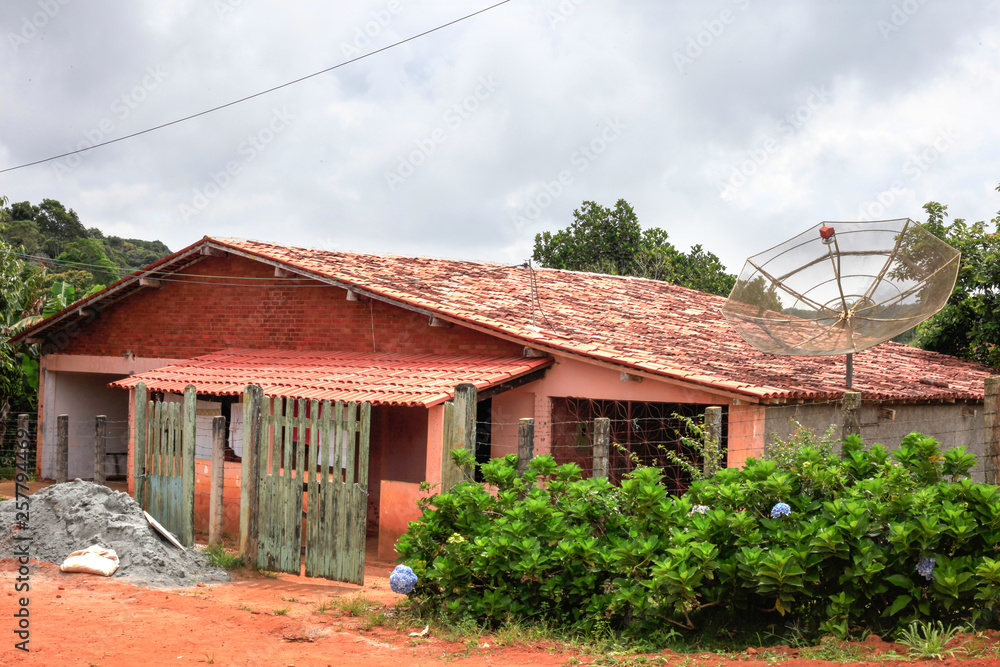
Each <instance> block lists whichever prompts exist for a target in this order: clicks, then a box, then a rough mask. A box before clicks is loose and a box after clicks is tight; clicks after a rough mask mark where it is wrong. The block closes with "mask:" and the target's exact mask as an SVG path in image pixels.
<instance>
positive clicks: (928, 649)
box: [896, 621, 962, 660]
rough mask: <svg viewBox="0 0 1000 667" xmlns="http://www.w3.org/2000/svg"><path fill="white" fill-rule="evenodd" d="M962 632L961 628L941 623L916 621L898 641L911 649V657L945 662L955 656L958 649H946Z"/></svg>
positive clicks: (904, 631) (900, 634) (903, 632)
mask: <svg viewBox="0 0 1000 667" xmlns="http://www.w3.org/2000/svg"><path fill="white" fill-rule="evenodd" d="M961 631H962V628H961V627H957V628H956V627H951V626H948V627H946V626H945V624H944V623H942V622H941V621H937V622H933V621H932V622H928V623H921V622H919V621H914V622H913V623H910V625H909V627H908V628H906V629H905V630H903V631H902V632H901V633H899V637H898V638H897V639H896V641H898V642H899V643H900V644H902V645H903V646H905V647H906V648H908V649H909V655H910V657H913V658H923V659H938V660H943V659H944V658H946V657H952V656H954V655H955V650H956V649H949V648H946V647H947V645H948V642H950V641H951V640H952V639H954V638H955V637H957V636H958V634H959V633H960V632H961Z"/></svg>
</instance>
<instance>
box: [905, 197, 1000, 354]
mask: <svg viewBox="0 0 1000 667" xmlns="http://www.w3.org/2000/svg"><path fill="white" fill-rule="evenodd" d="M996 189H997V190H998V191H1000V186H997V188H996ZM924 210H925V211H926V212H927V222H926V223H925V224H924V226H925V227H926V228H927V229H928V230H929V231H930V232H931V233H933V234H934V235H935V236H937V237H938V238H940V239H941V240H943V241H946V242H947V243H949V244H951V245H952V246H953V247H954V248H955V249H956V250H958V251H959V252H961V253H962V260H961V265H960V268H959V271H958V279H957V281H956V282H955V289H954V291H953V292H952V295H951V298H950V299H949V300H948V303H947V304H946V305H945V307H944V308H943V309H942V310H941V312H939V313H938V314H937V315H935V316H934V317H932V318H930V319H928V320H927V321H925V322H923V323H922V324H920V325H919V326H918V327H917V336H916V339H915V343H916V345H917V346H919V347H922V348H924V349H926V350H933V351H935V352H942V353H944V354H951V355H954V356H957V357H961V358H963V359H969V360H972V361H978V362H980V363H983V364H987V365H989V366H992V367H994V368H1000V213H998V215H997V217H995V218H993V219H992V220H991V221H990V223H991V226H992V231H990V230H989V228H988V227H987V224H986V223H985V222H982V221H981V222H975V223H972V224H967V223H966V222H965V220H964V219H961V218H956V219H955V221H954V222H952V223H951V224H950V225H949V224H946V223H945V218H947V217H948V207H947V206H946V205H944V204H940V203H938V202H933V201H932V202H928V203H927V204H925V205H924Z"/></svg>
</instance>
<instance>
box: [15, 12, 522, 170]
mask: <svg viewBox="0 0 1000 667" xmlns="http://www.w3.org/2000/svg"><path fill="white" fill-rule="evenodd" d="M510 1H511V0H502V1H501V2H498V3H496V4H494V5H490V6H489V7H485V8H483V9H480V10H478V11H475V12H472V13H471V14H466V15H465V16H462V17H461V18H457V19H455V20H454V21H449V22H448V23H445V24H442V25H439V26H438V27H436V28H431V29H430V30H425V31H424V32H422V33H419V34H417V35H413V36H412V37H407V38H406V39H402V40H400V41H398V42H394V43H392V44H389V45H388V46H383V47H382V48H381V49H376V50H374V51H372V52H370V53H366V54H364V55H360V56H358V57H357V58H351V59H350V60H345V61H344V62H342V63H339V64H337V65H333V66H332V67H327V68H326V69H322V70H320V71H318V72H313V73H312V74H307V75H305V76H302V77H299V78H298V79H294V80H292V81H288V82H287V83H283V84H281V85H278V86H273V87H271V88H268V89H267V90H262V91H260V92H257V93H254V94H252V95H247V96H246V97H241V98H239V99H237V100H233V101H232V102H226V103H225V104H220V105H219V106H216V107H212V108H211V109H206V110H204V111H199V112H198V113H194V114H191V115H189V116H184V117H183V118H178V119H177V120H172V121H170V122H168V123H162V124H160V125H157V126H155V127H150V128H147V129H145V130H140V131H139V132H133V133H132V134H126V135H125V136H124V137H118V138H117V139H110V140H108V141H102V142H101V143H99V144H94V145H93V146H87V147H86V148H80V149H77V150H75V151H69V152H68V153H61V154H60V155H53V156H52V157H47V158H44V159H42V160H35V161H34V162H26V163H24V164H19V165H17V166H16V167H6V168H4V169H0V174H4V173H6V172H8V171H15V170H17V169H24V168H25V167H33V166H35V165H36V164H43V163H45V162H51V161H52V160H58V159H60V158H64V157H68V156H70V155H76V154H77V153H83V152H85V151H91V150H94V149H95V148H100V147H102V146H107V145H109V144H114V143H118V142H119V141H125V140H126V139H132V138H133V137H138V136H140V135H143V134H149V133H150V132H155V131H156V130H162V129H163V128H165V127H170V126H171V125H177V124H178V123H183V122H185V121H188V120H192V119H194V118H198V117H199V116H205V115H207V114H210V113H213V112H215V111H220V110H222V109H225V108H227V107H231V106H235V105H237V104H240V103H242V102H246V101H247V100H252V99H254V98H255V97H260V96H262V95H267V94H268V93H273V92H274V91H276V90H281V89H282V88H287V87H289V86H293V85H295V84H296V83H301V82H302V81H305V80H306V79H311V78H313V77H317V76H319V75H320V74H326V73H327V72H332V71H333V70H335V69H339V68H341V67H344V66H345V65H350V64H351V63H355V62H357V61H359V60H364V59H365V58H368V57H370V56H374V55H376V54H378V53H382V52H383V51H388V50H389V49H393V48H395V47H397V46H400V45H402V44H406V43H407V42H412V41H413V40H415V39H420V38H421V37H424V36H426V35H429V34H431V33H434V32H437V31H439V30H443V29H444V28H448V27H450V26H453V25H455V24H456V23H461V22H462V21H465V20H468V19H471V18H472V17H474V16H478V15H479V14H483V13H485V12H488V11H490V10H491V9H496V8H497V7H499V6H500V5H505V4H507V3H508V2H510Z"/></svg>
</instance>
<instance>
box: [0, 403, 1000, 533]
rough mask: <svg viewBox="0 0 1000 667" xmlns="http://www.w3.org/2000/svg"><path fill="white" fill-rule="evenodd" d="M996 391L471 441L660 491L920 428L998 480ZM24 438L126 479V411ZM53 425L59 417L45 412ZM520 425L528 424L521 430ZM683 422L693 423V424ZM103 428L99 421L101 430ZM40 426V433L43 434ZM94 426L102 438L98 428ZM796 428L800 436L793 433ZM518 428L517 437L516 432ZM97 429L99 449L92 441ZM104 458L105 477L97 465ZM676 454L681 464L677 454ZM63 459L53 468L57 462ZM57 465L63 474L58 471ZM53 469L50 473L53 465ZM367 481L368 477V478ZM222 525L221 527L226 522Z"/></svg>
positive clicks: (489, 432)
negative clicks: (711, 426) (790, 444)
mask: <svg viewBox="0 0 1000 667" xmlns="http://www.w3.org/2000/svg"><path fill="white" fill-rule="evenodd" d="M996 403H997V400H996V396H993V397H991V396H990V393H989V392H987V401H986V402H985V403H979V402H972V401H970V402H967V403H963V402H955V403H939V404H927V403H902V402H899V401H891V400H879V399H865V398H864V397H863V396H862V397H860V401H859V402H854V401H852V400H851V399H850V395H848V396H846V397H845V398H841V399H836V400H827V401H812V402H803V403H788V404H783V405H759V404H747V403H740V402H739V401H734V402H733V404H721V405H718V406H705V405H694V404H671V403H649V402H640V401H607V400H595V399H580V398H557V399H553V400H552V402H551V409H550V410H549V411H547V413H546V415H547V418H542V419H527V420H526V419H514V418H512V415H509V414H506V413H505V412H504V410H502V409H499V410H496V411H494V413H493V414H492V416H491V418H490V419H489V420H488V421H483V420H479V421H477V422H476V427H477V428H476V433H477V436H476V439H477V442H476V450H477V451H476V454H477V458H478V455H479V454H480V450H481V449H482V450H483V451H484V452H485V453H486V455H487V457H494V458H495V457H497V456H503V455H505V454H509V453H518V454H519V455H521V458H522V459H524V460H523V461H522V462H521V463H522V468H523V466H524V465H525V464H526V462H527V460H528V459H529V458H530V457H532V456H537V455H540V454H546V453H548V454H551V455H552V456H553V458H554V459H555V461H556V462H557V463H558V464H564V463H575V464H577V465H578V466H580V468H581V470H582V472H583V475H584V477H593V476H603V477H607V478H608V480H609V481H611V482H612V483H614V484H620V483H621V482H622V480H623V479H625V478H626V476H627V475H628V474H629V473H630V472H632V471H633V470H635V468H636V467H637V466H653V467H656V468H658V469H660V470H661V471H662V473H663V476H664V479H665V480H666V483H667V486H668V488H669V489H670V490H671V492H673V493H676V494H681V493H683V492H684V491H685V490H686V489H687V488H688V486H689V485H690V483H691V481H692V472H691V471H692V470H703V469H704V465H705V463H706V462H705V457H704V456H703V451H702V447H701V446H693V443H700V444H701V445H702V446H703V445H704V444H705V443H706V442H707V440H708V439H714V440H715V441H716V442H717V444H718V447H719V452H720V457H721V461H720V464H721V466H722V467H739V466H741V465H742V464H743V463H744V462H745V461H746V459H747V458H748V457H754V458H761V457H763V456H766V455H767V452H768V449H769V448H770V447H772V446H774V445H775V444H776V443H780V442H787V441H790V440H795V442H797V443H800V444H801V443H811V444H818V445H819V446H821V447H826V448H829V449H830V451H832V452H834V453H836V452H839V449H840V442H841V439H842V438H843V437H844V435H845V434H847V433H857V434H858V435H860V437H861V439H862V441H863V442H864V443H865V444H866V445H868V446H872V445H874V444H881V445H883V446H885V447H886V448H887V449H889V450H893V449H895V448H897V447H898V446H899V444H900V442H901V441H902V439H903V438H904V437H905V436H906V435H908V434H909V433H912V432H917V433H922V434H924V435H927V436H931V437H933V438H935V439H936V440H938V441H939V442H940V443H941V448H942V449H943V450H948V449H953V448H956V447H965V449H966V450H967V451H968V452H969V453H971V454H973V455H974V456H975V457H976V459H977V463H976V466H975V467H974V468H973V470H972V477H973V480H974V481H977V482H988V483H994V484H995V483H997V481H998V477H1000V419H998V418H997V414H998V412H1000V410H998V406H997V405H996ZM707 407H714V408H715V409H717V410H718V415H719V418H718V428H717V429H716V430H714V431H711V430H707V429H706V430H704V431H701V430H700V429H703V428H705V426H706V424H705V417H704V415H705V412H706V408H707ZM237 415H239V416H242V415H241V414H240V413H239V411H237V410H234V411H233V416H234V419H233V420H232V421H230V422H228V423H227V424H226V432H227V435H226V442H225V449H224V458H223V464H222V467H223V469H224V471H225V474H224V475H223V480H224V482H223V484H224V490H223V494H224V497H225V498H226V499H229V500H230V502H225V503H223V508H224V509H223V512H224V513H225V514H226V516H225V525H227V526H233V525H237V524H238V513H239V503H238V502H232V501H231V499H235V498H239V494H240V489H239V467H240V454H241V452H240V449H241V441H242V439H241V426H242V424H241V421H242V420H241V419H239V418H236V417H237ZM27 417H28V424H29V430H30V442H31V446H30V448H29V452H28V457H27V468H28V469H29V471H32V470H38V471H40V472H42V476H44V477H49V476H53V477H55V478H56V479H57V481H59V480H61V481H66V479H72V478H74V477H80V478H83V479H95V481H99V483H105V482H108V481H110V482H119V483H120V482H121V481H123V480H125V479H127V476H128V474H129V470H128V466H129V465H130V462H129V460H128V442H129V423H128V421H127V420H121V419H118V420H108V419H105V420H103V424H102V422H101V420H100V419H99V418H97V417H89V418H67V419H66V420H65V426H62V425H61V424H59V423H55V424H48V425H46V426H45V428H46V430H47V431H46V433H45V434H44V435H45V441H46V443H48V442H50V441H51V442H53V444H54V445H55V446H54V447H48V446H46V447H44V448H43V450H42V451H43V459H44V460H43V461H41V462H39V461H37V442H38V437H37V436H38V433H37V431H38V427H39V425H38V420H37V418H36V416H35V415H28V416H27ZM213 418H221V417H220V416H218V415H215V416H213V415H208V414H199V415H198V418H197V425H196V431H197V438H196V440H197V445H196V456H195V458H196V477H195V496H196V497H195V515H196V516H195V521H196V525H198V526H207V525H208V524H209V518H210V501H211V488H212V485H211V479H212V472H213V463H212V438H213V426H212V421H213ZM56 421H57V422H58V420H56ZM526 422H530V429H526V428H525V426H526ZM0 424H2V427H3V438H2V440H0V471H4V470H7V469H13V468H14V464H15V452H16V450H17V428H18V426H17V418H16V416H14V415H12V416H11V418H9V419H7V420H5V421H3V422H0ZM692 426H693V427H694V429H692ZM102 429H103V430H102ZM49 431H51V432H49ZM102 433H103V436H102ZM803 433H807V434H808V435H807V436H803ZM525 434H527V436H528V437H524V436H525ZM102 438H103V441H104V442H103V448H102V446H101V444H100V441H101V440H102ZM98 460H101V461H103V464H104V465H103V470H104V479H100V475H98V474H96V473H97V472H98V470H99V469H100V464H97V465H95V461H98ZM679 461H681V462H679ZM61 466H62V467H61ZM63 469H65V472H62V471H63ZM53 472H54V474H53ZM375 479H378V476H377V475H376V476H375V477H373V480H375ZM230 532H232V531H230Z"/></svg>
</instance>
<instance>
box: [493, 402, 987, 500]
mask: <svg viewBox="0 0 1000 667" xmlns="http://www.w3.org/2000/svg"><path fill="white" fill-rule="evenodd" d="M705 409H706V406H703V405H692V404H663V403H642V402H627V401H599V400H593V399H555V400H553V403H552V410H551V418H550V419H540V420H539V419H535V420H530V422H531V423H530V433H531V443H530V447H529V449H528V450H525V444H524V443H518V442H517V434H518V429H519V426H522V427H523V424H522V423H521V422H522V421H523V420H518V421H516V422H515V421H503V420H502V418H501V420H496V419H494V420H493V421H491V422H478V423H477V426H478V428H477V432H480V433H482V432H492V434H493V439H492V440H491V441H490V442H488V443H486V442H479V443H477V449H478V448H479V447H484V446H489V447H490V448H491V450H492V451H493V453H494V455H503V454H507V453H517V451H518V448H519V446H520V449H521V452H522V453H523V452H525V451H530V452H531V455H532V456H537V455H540V454H545V453H548V454H551V455H552V456H553V458H554V459H555V460H556V462H557V463H558V464H564V463H575V464H577V465H579V466H580V468H581V469H582V471H583V475H584V477H591V476H594V475H595V471H596V474H598V475H600V476H606V477H607V478H608V479H609V481H611V482H612V483H615V484H619V483H621V480H622V479H623V478H624V477H625V476H626V475H627V474H628V473H629V472H631V471H632V470H634V469H635V468H636V467H637V466H640V465H641V466H652V467H656V468H659V469H660V470H661V471H662V473H663V476H664V479H665V481H666V483H667V486H668V488H670V489H671V490H672V491H673V492H675V493H683V492H684V491H685V490H686V489H687V488H688V486H689V485H690V483H691V479H692V475H691V470H692V469H694V470H703V469H704V465H705V460H704V456H703V453H702V448H701V447H699V446H692V444H693V443H700V444H701V445H705V444H708V443H707V442H706V437H707V436H708V435H709V434H710V432H709V431H708V430H706V426H707V425H706V422H705V419H704V413H705ZM717 409H718V410H719V411H720V414H721V419H720V420H719V422H720V424H719V428H718V430H717V431H716V433H715V435H714V437H715V439H716V440H717V444H718V447H719V451H720V455H721V461H720V463H721V466H722V467H739V466H741V465H743V463H744V462H745V461H746V460H747V458H748V457H753V458H757V459H760V458H762V457H765V456H767V455H768V452H769V450H771V449H772V448H774V446H775V445H777V444H779V443H782V442H789V441H794V442H795V443H797V444H799V445H804V444H812V445H815V446H819V447H821V448H826V449H828V450H829V451H831V452H833V453H839V452H840V443H841V441H842V439H843V437H844V436H846V435H847V434H850V433H855V434H857V435H859V436H860V437H861V439H862V442H863V443H864V444H865V445H866V446H874V445H875V444H880V445H882V446H884V447H885V448H887V449H889V450H890V451H892V450H894V449H897V448H898V447H899V445H900V443H901V441H902V440H903V438H904V437H906V436H907V435H908V434H910V433H914V432H916V433H921V434H923V435H926V436H930V437H933V438H935V439H936V440H937V441H938V442H940V443H941V449H942V450H949V449H953V448H956V447H964V448H965V449H966V451H968V452H969V453H971V454H973V455H974V456H975V457H976V460H977V462H976V465H975V467H974V468H973V469H972V471H971V474H972V478H973V480H974V481H977V482H989V483H997V478H998V473H1000V466H998V463H1000V461H998V459H1000V433H998V432H1000V429H998V428H997V427H996V425H995V424H996V422H997V418H996V412H997V411H996V406H992V409H991V406H990V405H985V406H984V405H983V404H981V403H975V402H969V403H960V402H956V403H943V404H926V403H900V402H899V401H892V400H879V399H864V398H863V397H862V398H861V400H860V402H854V401H852V400H851V398H850V395H848V397H847V398H844V399H836V400H827V401H813V402H809V403H796V404H785V405H754V404H742V405H741V404H739V403H737V405H719V406H717ZM602 421H604V422H606V426H603V427H602V426H601V425H600V424H601V422H602ZM991 422H992V423H993V425H991ZM602 428H603V429H605V430H606V433H607V435H606V436H603V439H604V441H606V442H602V441H599V437H601V436H602V434H603V433H604V432H605V431H602ZM523 430H524V429H523V428H522V431H523ZM605 449H606V450H607V453H606V454H604V451H605ZM678 459H680V460H681V461H683V462H685V463H686V464H685V463H678ZM605 461H606V463H605Z"/></svg>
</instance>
